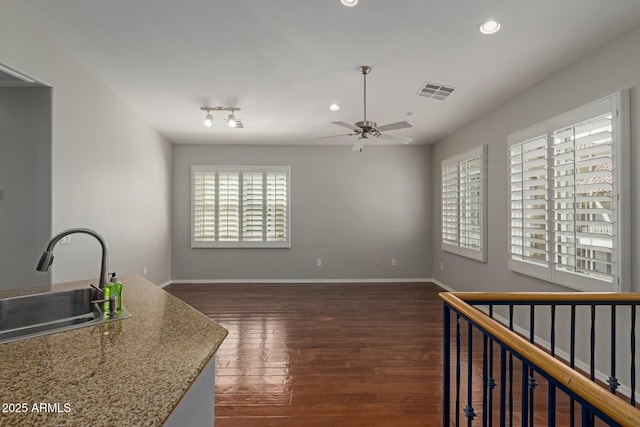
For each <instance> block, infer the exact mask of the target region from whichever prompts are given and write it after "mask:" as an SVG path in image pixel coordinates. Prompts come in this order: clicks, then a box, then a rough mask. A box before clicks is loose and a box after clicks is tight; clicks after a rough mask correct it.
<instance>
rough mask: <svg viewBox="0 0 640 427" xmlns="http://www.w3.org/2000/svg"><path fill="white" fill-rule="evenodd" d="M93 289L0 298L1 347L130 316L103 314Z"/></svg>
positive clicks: (98, 297)
mask: <svg viewBox="0 0 640 427" xmlns="http://www.w3.org/2000/svg"><path fill="white" fill-rule="evenodd" d="M98 299H100V295H99V294H98V291H97V290H96V289H94V288H90V287H89V288H81V289H73V290H69V291H59V292H47V293H42V294H35V295H26V296H19V297H12V298H4V299H0V344H2V343H5V342H11V341H18V340H22V339H27V338H33V337H37V336H40V335H46V334H53V333H56V332H62V331H67V330H70V329H76V328H81V327H85V326H92V325H97V324H100V323H104V322H110V321H113V320H120V319H125V318H127V317H129V316H130V314H129V312H127V310H126V309H125V308H124V307H123V308H122V311H121V312H120V313H117V314H115V315H113V316H109V315H108V313H104V312H103V309H102V304H101V303H92V301H95V300H98Z"/></svg>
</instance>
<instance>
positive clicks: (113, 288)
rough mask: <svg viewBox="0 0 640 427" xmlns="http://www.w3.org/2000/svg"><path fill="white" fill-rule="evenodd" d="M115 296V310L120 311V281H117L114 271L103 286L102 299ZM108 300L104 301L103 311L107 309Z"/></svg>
mask: <svg viewBox="0 0 640 427" xmlns="http://www.w3.org/2000/svg"><path fill="white" fill-rule="evenodd" d="M113 296H115V297H116V307H115V310H114V311H115V312H116V313H120V312H122V282H120V281H118V278H117V277H116V273H111V277H110V279H109V283H107V284H106V285H105V286H104V299H106V300H108V299H110V298H111V297H113ZM108 304H109V302H106V303H105V311H107V312H108V311H109V306H108Z"/></svg>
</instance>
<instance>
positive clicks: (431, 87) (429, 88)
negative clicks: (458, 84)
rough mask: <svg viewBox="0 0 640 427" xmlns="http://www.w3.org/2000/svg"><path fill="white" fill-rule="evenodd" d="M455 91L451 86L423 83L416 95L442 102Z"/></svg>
mask: <svg viewBox="0 0 640 427" xmlns="http://www.w3.org/2000/svg"><path fill="white" fill-rule="evenodd" d="M454 90H455V89H454V88H452V87H451V86H444V85H441V84H438V83H428V82H427V83H425V84H424V85H422V87H421V88H420V90H419V91H418V93H417V94H416V95H418V96H424V97H425V98H432V99H437V100H439V101H444V100H445V99H447V98H448V97H449V95H451V94H452V93H453V91H454Z"/></svg>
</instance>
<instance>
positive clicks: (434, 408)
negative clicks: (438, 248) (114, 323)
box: [165, 283, 442, 427]
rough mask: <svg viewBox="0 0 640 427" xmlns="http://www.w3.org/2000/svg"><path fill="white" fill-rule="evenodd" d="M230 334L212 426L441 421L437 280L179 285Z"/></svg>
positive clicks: (221, 356) (177, 291) (176, 289)
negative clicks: (432, 282)
mask: <svg viewBox="0 0 640 427" xmlns="http://www.w3.org/2000/svg"><path fill="white" fill-rule="evenodd" d="M165 289H166V290H167V291H169V292H171V293H172V294H173V295H175V296H177V297H178V298H180V299H182V300H184V301H185V302H187V303H188V304H190V305H191V306H193V307H194V308H196V309H197V310H199V311H201V312H202V313H204V314H206V315H207V316H209V317H210V318H211V319H213V320H215V321H216V322H218V323H220V324H221V325H222V326H224V327H225V328H227V329H228V330H229V336H228V337H227V339H226V340H225V341H224V343H223V344H222V345H221V347H220V349H219V351H218V353H217V359H216V426H219V427H225V426H439V425H441V424H442V413H441V409H442V403H441V401H442V397H441V383H442V303H441V302H440V300H439V298H438V297H437V294H438V292H441V291H442V289H440V288H439V287H437V286H436V285H434V284H425V283H417V284H416V283H393V284H379V283H371V284H354V283H349V284H260V285H257V284H228V285H226V284H225V285H220V284H213V285H209V284H188V285H185V284H180V285H170V286H168V287H166V288H165Z"/></svg>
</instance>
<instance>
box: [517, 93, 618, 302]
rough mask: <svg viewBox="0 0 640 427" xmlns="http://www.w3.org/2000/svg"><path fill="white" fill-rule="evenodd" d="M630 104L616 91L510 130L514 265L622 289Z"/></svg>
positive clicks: (563, 281)
mask: <svg viewBox="0 0 640 427" xmlns="http://www.w3.org/2000/svg"><path fill="white" fill-rule="evenodd" d="M625 103H626V94H625V93H618V94H614V95H611V96H609V97H607V98H604V99H602V100H599V101H596V102H594V103H592V104H589V105H586V106H584V107H581V108H578V109H576V110H573V111H570V112H568V113H566V114H563V115H561V116H558V117H555V118H553V119H552V120H549V121H547V122H544V123H541V124H539V125H536V126H533V127H531V128H529V129H526V130H524V131H521V132H517V133H515V134H512V135H509V137H508V156H509V169H508V173H509V179H508V192H509V222H510V223H509V232H508V234H509V246H508V247H509V268H510V269H512V270H514V271H517V272H519V273H524V274H528V275H531V276H535V277H538V278H541V279H544V280H548V281H550V282H554V283H557V284H560V285H564V286H568V287H572V288H575V289H580V290H586V291H619V290H621V289H622V284H621V277H623V276H624V277H629V276H628V275H626V274H623V272H625V269H626V268H628V261H626V259H625V258H624V257H626V256H628V253H629V250H628V240H627V237H626V236H624V233H623V231H622V230H623V229H624V227H623V224H625V223H628V222H627V219H626V218H627V216H628V208H627V204H628V200H629V196H628V194H629V192H628V191H629V182H630V181H629V177H628V176H629V175H628V171H629V169H628V158H629V155H628V153H629V142H628V133H627V131H626V126H627V125H626V123H627V122H626V120H625V117H626V114H627V112H626V111H627V109H626V108H623V105H625ZM627 232H628V231H627Z"/></svg>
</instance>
